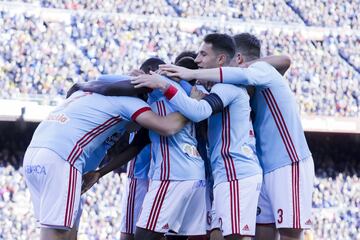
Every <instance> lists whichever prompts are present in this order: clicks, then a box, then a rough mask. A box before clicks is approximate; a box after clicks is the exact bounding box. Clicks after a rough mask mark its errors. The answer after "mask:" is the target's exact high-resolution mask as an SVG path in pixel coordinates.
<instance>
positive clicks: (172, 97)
mask: <svg viewBox="0 0 360 240" xmlns="http://www.w3.org/2000/svg"><path fill="white" fill-rule="evenodd" d="M164 95H165V97H166V98H167V99H168V100H169V102H170V104H171V105H172V107H173V108H174V109H176V110H177V111H179V112H180V113H182V114H183V115H184V116H185V117H186V118H188V119H190V120H191V121H193V122H200V121H202V120H204V119H206V118H208V117H210V116H211V114H212V108H211V106H210V104H209V103H208V102H206V101H205V100H200V101H198V100H196V99H193V98H190V97H188V96H187V95H186V94H185V93H184V92H183V91H179V90H178V89H177V88H176V87H175V86H174V85H171V86H170V87H169V88H168V89H167V91H166V92H165V93H164Z"/></svg>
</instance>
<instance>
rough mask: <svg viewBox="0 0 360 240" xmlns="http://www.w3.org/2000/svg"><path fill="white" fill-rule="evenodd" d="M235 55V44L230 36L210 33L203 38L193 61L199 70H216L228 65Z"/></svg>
mask: <svg viewBox="0 0 360 240" xmlns="http://www.w3.org/2000/svg"><path fill="white" fill-rule="evenodd" d="M234 55H235V43H234V40H233V39H232V37H231V36H229V35H227V34H221V33H211V34H208V35H206V36H205V38H204V41H203V42H202V43H201V45H200V49H199V53H198V55H197V57H196V59H195V62H196V63H197V64H198V66H199V68H216V67H220V66H223V65H228V64H229V63H230V61H231V59H232V58H233V57H234Z"/></svg>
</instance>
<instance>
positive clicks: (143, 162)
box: [127, 144, 151, 179]
mask: <svg viewBox="0 0 360 240" xmlns="http://www.w3.org/2000/svg"><path fill="white" fill-rule="evenodd" d="M150 162H151V144H148V145H146V146H145V147H144V148H143V149H142V150H141V152H140V153H139V154H138V155H136V157H135V158H134V159H132V160H131V161H130V162H129V163H128V166H127V173H128V177H129V178H136V179H148V173H149V168H150Z"/></svg>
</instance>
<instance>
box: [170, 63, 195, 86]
mask: <svg viewBox="0 0 360 240" xmlns="http://www.w3.org/2000/svg"><path fill="white" fill-rule="evenodd" d="M175 65H177V66H180V67H184V68H188V69H198V68H199V67H198V65H197V64H196V62H195V60H194V58H192V57H190V56H187V57H182V58H180V59H178V61H177V62H176V63H175ZM195 82H196V80H191V81H190V84H191V85H194V84H195Z"/></svg>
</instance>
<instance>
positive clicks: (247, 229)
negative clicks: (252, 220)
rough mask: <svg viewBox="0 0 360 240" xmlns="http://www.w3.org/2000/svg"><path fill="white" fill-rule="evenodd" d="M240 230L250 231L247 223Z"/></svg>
mask: <svg viewBox="0 0 360 240" xmlns="http://www.w3.org/2000/svg"><path fill="white" fill-rule="evenodd" d="M242 230H243V231H250V229H249V226H248V225H247V224H246V225H245V226H244V227H243V228H242Z"/></svg>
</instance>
